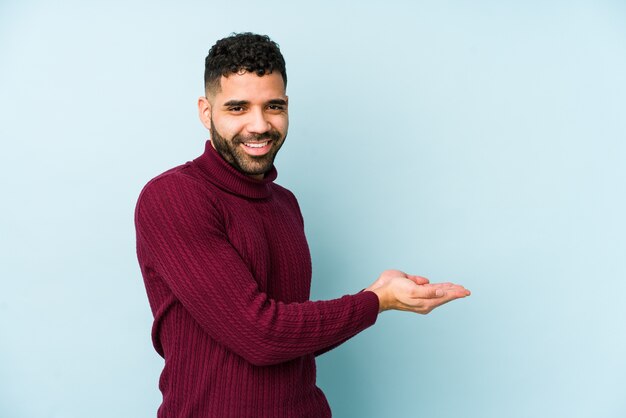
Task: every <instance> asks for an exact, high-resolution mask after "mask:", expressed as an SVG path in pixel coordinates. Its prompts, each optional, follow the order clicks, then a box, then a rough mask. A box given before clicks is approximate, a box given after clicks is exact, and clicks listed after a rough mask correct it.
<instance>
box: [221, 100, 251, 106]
mask: <svg viewBox="0 0 626 418" xmlns="http://www.w3.org/2000/svg"><path fill="white" fill-rule="evenodd" d="M249 104H250V102H249V101H247V100H229V101H227V102H226V103H224V106H225V107H230V106H247V105H249Z"/></svg>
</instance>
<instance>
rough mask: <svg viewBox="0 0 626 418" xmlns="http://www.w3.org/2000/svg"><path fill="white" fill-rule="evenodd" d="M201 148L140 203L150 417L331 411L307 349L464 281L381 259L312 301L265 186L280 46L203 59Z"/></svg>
mask: <svg viewBox="0 0 626 418" xmlns="http://www.w3.org/2000/svg"><path fill="white" fill-rule="evenodd" d="M205 65H206V67H205V96H203V97H200V99H199V100H198V109H199V114H200V119H201V121H202V123H203V124H204V126H206V128H207V129H208V130H209V131H210V138H211V139H210V141H207V142H206V146H205V151H204V153H203V154H202V155H201V156H200V157H198V158H196V159H195V160H193V161H190V162H187V163H186V164H183V165H181V166H178V167H175V168H172V169H170V170H168V171H166V172H165V173H163V174H161V175H159V176H157V177H155V178H154V179H152V180H151V181H150V182H149V183H148V184H147V185H146V186H145V187H144V189H143V191H142V192H141V195H140V197H139V201H138V203H137V208H136V212H135V224H136V230H137V256H138V259H139V264H140V267H141V272H142V274H143V278H144V281H145V285H146V290H147V293H148V299H149V301H150V306H151V308H152V312H153V314H154V318H155V319H154V326H153V329H152V338H153V343H154V347H155V348H156V350H157V352H158V353H159V354H160V355H161V356H163V358H164V359H165V367H164V369H163V373H162V374H161V379H160V382H159V388H160V389H161V391H162V393H163V403H162V405H161V407H160V408H159V411H158V416H159V417H196V418H197V417H238V418H241V417H258V418H261V417H272V418H277V417H315V418H320V417H329V416H330V415H331V412H330V408H329V406H328V403H327V402H326V398H325V397H324V394H323V393H322V392H321V390H320V389H319V388H318V387H317V386H316V384H315V356H317V355H319V354H321V353H323V352H326V351H328V350H330V349H332V348H334V347H336V346H337V345H339V344H341V343H342V342H344V341H346V340H347V339H349V338H351V337H352V336H354V335H355V334H357V333H359V332H360V331H362V330H364V329H365V328H367V327H369V326H371V325H373V324H374V322H375V321H376V318H377V315H378V314H379V313H380V312H382V311H385V310H388V309H397V310H406V311H412V312H417V313H428V312H430V311H431V310H432V309H434V308H436V307H437V306H439V305H441V304H443V303H446V302H449V301H451V300H453V299H457V298H462V297H465V296H467V295H469V291H467V290H466V289H464V288H463V287H462V286H458V285H455V284H451V283H441V284H430V283H429V282H428V280H427V279H425V278H423V277H419V276H413V275H408V274H405V273H403V272H400V271H397V270H387V271H385V272H383V273H382V274H381V275H380V277H379V278H378V279H377V280H376V282H374V283H373V284H372V285H370V286H369V287H368V288H367V289H365V290H364V291H362V292H358V293H355V294H353V295H346V296H343V297H341V298H339V299H333V300H327V301H316V302H313V301H309V287H310V280H311V259H310V255H309V249H308V246H307V242H306V239H305V236H304V224H303V219H302V215H301V213H300V209H299V207H298V203H297V201H296V198H295V197H294V196H293V194H292V193H291V192H290V191H288V190H287V189H285V188H283V187H281V186H279V185H277V184H276V183H274V180H275V179H276V176H277V172H276V168H275V167H274V164H273V162H274V157H275V156H276V153H277V152H278V150H279V149H280V147H281V146H282V144H283V142H284V141H285V138H286V137H287V129H288V125H289V117H288V103H289V99H288V97H287V95H286V91H285V87H286V84H287V74H286V71H285V62H284V59H283V57H282V55H281V53H280V51H279V49H278V45H276V44H275V43H274V42H272V41H271V40H270V39H269V38H268V37H266V36H260V35H255V34H250V33H243V34H237V35H233V36H231V37H228V38H225V39H222V40H220V41H218V42H217V43H216V44H215V45H214V46H213V47H212V48H211V50H210V51H209V55H208V56H207V58H206V63H205Z"/></svg>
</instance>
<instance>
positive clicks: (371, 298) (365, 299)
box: [355, 290, 380, 328]
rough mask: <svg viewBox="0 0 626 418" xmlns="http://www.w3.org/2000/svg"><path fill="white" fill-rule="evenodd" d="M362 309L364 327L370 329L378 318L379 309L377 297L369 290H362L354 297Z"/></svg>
mask: <svg viewBox="0 0 626 418" xmlns="http://www.w3.org/2000/svg"><path fill="white" fill-rule="evenodd" d="M355 296H356V297H357V298H358V300H359V303H360V304H361V306H362V309H363V310H364V311H365V312H364V313H365V315H364V318H363V319H364V325H365V327H366V328H367V327H371V326H372V325H374V324H375V323H376V319H377V318H378V310H379V309H380V306H379V301H378V295H377V294H376V293H374V292H372V291H370V290H362V291H360V292H359V293H357V294H356V295H355Z"/></svg>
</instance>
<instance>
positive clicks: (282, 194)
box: [272, 183, 304, 223]
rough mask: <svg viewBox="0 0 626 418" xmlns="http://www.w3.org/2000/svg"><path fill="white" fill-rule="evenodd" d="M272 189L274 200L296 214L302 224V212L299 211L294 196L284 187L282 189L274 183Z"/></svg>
mask: <svg viewBox="0 0 626 418" xmlns="http://www.w3.org/2000/svg"><path fill="white" fill-rule="evenodd" d="M272 187H273V193H274V196H275V198H277V199H278V200H280V201H281V202H284V203H285V204H286V205H288V207H289V208H290V209H291V210H293V211H294V212H296V213H297V214H298V217H299V218H300V220H301V221H302V223H304V220H303V218H302V211H301V210H300V205H299V204H298V199H296V196H295V195H294V194H293V192H292V191H291V190H289V189H287V188H286V187H283V186H281V185H279V184H276V183H274V184H273V185H272Z"/></svg>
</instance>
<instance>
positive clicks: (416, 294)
mask: <svg viewBox="0 0 626 418" xmlns="http://www.w3.org/2000/svg"><path fill="white" fill-rule="evenodd" d="M445 294H446V291H445V290H444V289H442V288H441V287H440V286H431V285H428V284H425V285H421V286H415V287H414V288H413V289H412V293H411V297H412V298H414V299H434V298H440V297H442V296H444V295H445Z"/></svg>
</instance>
